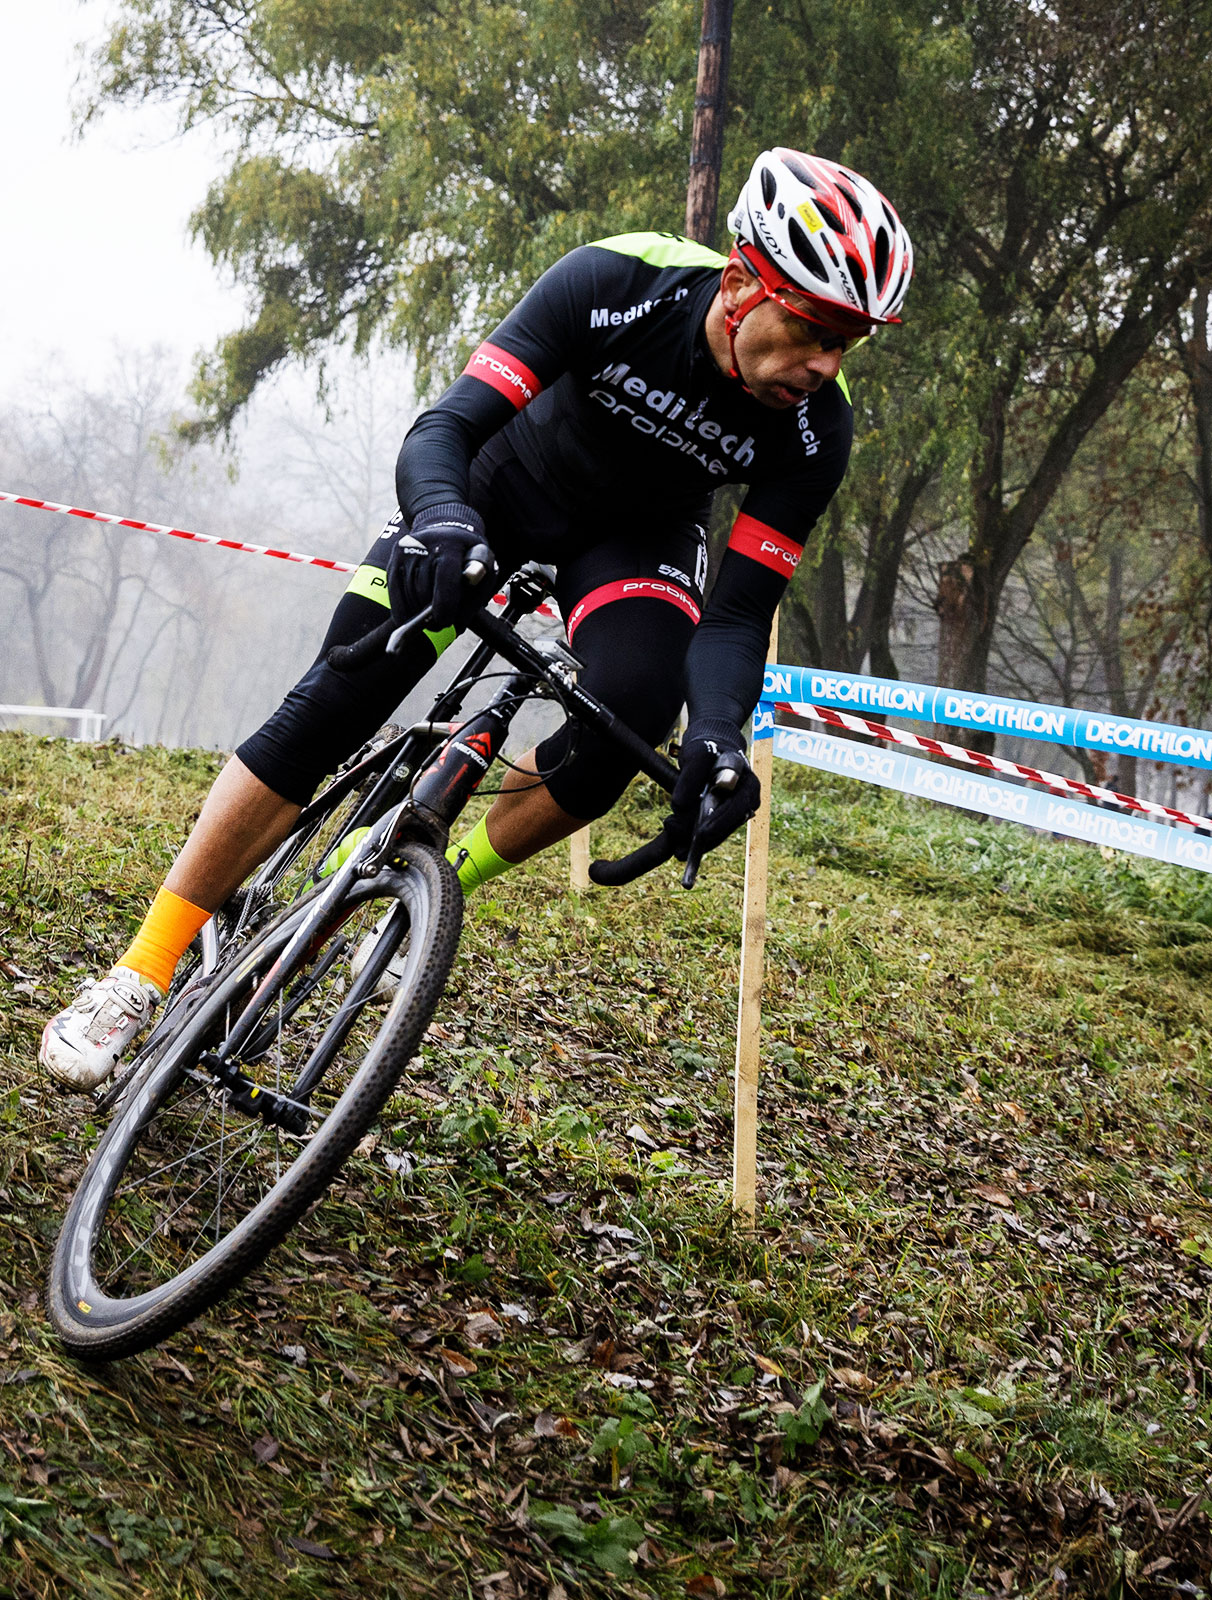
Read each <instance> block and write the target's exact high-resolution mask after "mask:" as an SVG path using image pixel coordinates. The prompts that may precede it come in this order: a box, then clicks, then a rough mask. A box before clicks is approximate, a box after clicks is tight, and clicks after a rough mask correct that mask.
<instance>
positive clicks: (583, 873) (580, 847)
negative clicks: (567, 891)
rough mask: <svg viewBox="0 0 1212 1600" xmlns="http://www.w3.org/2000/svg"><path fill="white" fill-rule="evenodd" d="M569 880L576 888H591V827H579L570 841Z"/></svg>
mask: <svg viewBox="0 0 1212 1600" xmlns="http://www.w3.org/2000/svg"><path fill="white" fill-rule="evenodd" d="M568 848H569V854H570V862H569V866H570V870H569V875H568V881H569V882H570V883H571V885H572V887H573V888H574V889H588V888H589V829H588V828H578V829H577V831H576V832H575V833H574V834H573V835H572V837H571V838H570V839H569V841H568Z"/></svg>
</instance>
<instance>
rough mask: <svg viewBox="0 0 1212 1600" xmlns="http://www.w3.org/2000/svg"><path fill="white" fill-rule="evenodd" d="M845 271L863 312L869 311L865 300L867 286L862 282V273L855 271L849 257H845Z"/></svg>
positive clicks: (869, 307) (868, 305)
mask: <svg viewBox="0 0 1212 1600" xmlns="http://www.w3.org/2000/svg"><path fill="white" fill-rule="evenodd" d="M846 271H847V272H848V273H849V274H850V281H851V283H852V284H853V285H854V287H855V290H856V292H857V293H858V297H859V299H860V300H861V301H862V302H863V310H864V311H870V309H871V306H870V304H869V302H868V300H867V285H866V284H865V283H864V282H863V275H862V272H861V271H860V270H856V269H855V265H854V262H853V261H851V259H850V257H849V256H847V257H846Z"/></svg>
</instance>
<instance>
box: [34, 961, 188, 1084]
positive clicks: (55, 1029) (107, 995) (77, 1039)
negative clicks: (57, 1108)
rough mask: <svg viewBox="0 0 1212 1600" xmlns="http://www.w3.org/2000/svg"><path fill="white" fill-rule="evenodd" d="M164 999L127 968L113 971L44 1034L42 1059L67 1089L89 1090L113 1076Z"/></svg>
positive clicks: (40, 1049) (88, 986) (79, 997)
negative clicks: (127, 1051) (132, 1043)
mask: <svg viewBox="0 0 1212 1600" xmlns="http://www.w3.org/2000/svg"><path fill="white" fill-rule="evenodd" d="M163 998H164V996H163V995H162V994H161V993H160V991H159V989H157V988H156V986H155V984H154V983H148V981H147V979H146V978H141V977H140V976H139V974H138V973H137V972H132V971H131V969H130V968H129V967H115V968H114V969H113V971H112V972H109V973H107V974H106V976H105V977H104V978H97V979H95V980H94V981H93V982H91V983H88V984H85V986H84V987H83V989H81V991H80V993H79V994H78V995H77V996H76V998H75V999H74V1000H73V1001H72V1003H71V1005H70V1006H68V1008H67V1009H66V1011H61V1012H60V1013H59V1015H58V1016H57V1017H52V1018H51V1020H50V1021H49V1022H48V1023H47V1024H46V1027H45V1028H43V1030H42V1043H41V1044H40V1045H39V1046H38V1060H39V1061H40V1062H41V1063H42V1065H43V1066H44V1067H45V1068H46V1070H47V1071H48V1072H49V1073H50V1075H51V1077H52V1078H54V1079H55V1080H56V1082H57V1083H59V1084H60V1085H61V1086H62V1087H63V1088H65V1089H78V1090H89V1089H95V1088H96V1087H97V1085H98V1084H100V1083H104V1082H105V1080H106V1078H108V1077H109V1076H110V1074H111V1073H112V1072H113V1070H114V1068H115V1067H116V1066H117V1065H118V1062H119V1060H120V1059H121V1057H122V1055H123V1054H124V1052H125V1051H126V1049H127V1047H128V1046H129V1045H130V1043H131V1041H132V1040H134V1039H135V1038H137V1037H138V1035H139V1034H140V1033H142V1032H143V1030H144V1028H146V1026H147V1024H148V1023H149V1022H150V1021H151V1019H152V1013H153V1012H154V1011H155V1009H156V1007H157V1006H158V1005H159V1004H160V1002H161V1000H163Z"/></svg>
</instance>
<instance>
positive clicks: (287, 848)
mask: <svg viewBox="0 0 1212 1600" xmlns="http://www.w3.org/2000/svg"><path fill="white" fill-rule="evenodd" d="M550 592H551V575H550V573H549V572H548V570H547V569H546V568H544V567H542V566H540V565H539V564H538V563H537V562H528V563H527V564H526V565H525V566H524V567H522V568H520V569H519V571H518V572H517V573H516V574H515V575H514V577H513V578H512V579H511V580H510V583H509V586H508V599H507V602H506V606H505V610H504V611H503V612H502V614H501V615H500V616H499V617H498V616H493V615H492V614H491V613H489V612H487V611H480V612H477V613H476V614H475V615H474V616H472V617H471V618H470V619H469V621H468V624H467V627H468V631H469V632H472V633H475V634H476V635H478V637H479V640H480V643H479V644H478V645H477V646H476V647H475V649H474V650H473V651H472V652H471V655H470V656H469V658H468V660H467V661H466V662H465V663H464V665H463V667H462V668H461V669H460V671H459V673H458V675H457V677H456V678H455V679H454V680H453V681H452V682H451V683H450V684H448V685H447V687H446V688H445V689H444V690H443V691H442V692H441V693H440V694H439V695H438V697H437V698H436V700H435V701H434V703H433V706H432V708H431V709H430V712H429V715H428V717H427V718H425V719H424V720H422V721H421V722H418V723H415V724H414V725H413V726H412V727H411V728H409V729H407V730H405V731H404V732H403V733H401V734H399V735H397V737H396V738H395V739H392V740H390V741H388V743H387V744H385V745H383V746H382V747H381V748H380V749H378V750H375V751H372V752H371V753H370V754H369V755H368V756H367V757H366V758H365V759H364V760H363V761H362V762H360V763H358V764H357V765H356V766H354V767H352V768H350V769H349V771H348V772H346V773H344V774H342V775H341V776H340V777H338V778H337V779H336V780H334V783H333V784H332V785H330V786H329V787H328V789H327V790H326V791H325V792H324V794H323V795H322V796H321V797H320V799H319V800H318V801H313V802H312V804H311V805H310V806H307V807H305V808H304V809H303V811H302V812H301V813H300V815H299V817H298V819H297V821H296V824H295V827H294V828H293V829H292V831H291V835H290V837H289V838H288V839H287V840H286V841H285V842H284V843H283V844H282V845H281V846H279V848H278V850H277V851H276V852H275V853H274V855H273V856H271V857H270V859H269V860H268V861H267V862H266V864H265V866H264V867H262V868H261V870H260V872H259V873H258V874H257V876H256V877H255V878H254V880H253V882H252V884H251V885H250V886H249V889H248V891H247V896H246V899H245V901H244V904H243V905H242V907H241V909H240V912H239V914H238V916H237V918H236V921H235V924H234V925H233V927H232V929H231V931H230V933H229V935H228V937H227V938H226V939H225V938H223V937H221V933H220V930H219V928H218V927H216V925H215V919H214V918H212V919H211V921H210V922H208V923H207V924H206V925H205V927H204V928H203V930H202V961H201V969H200V976H202V977H206V976H208V975H209V974H210V973H212V972H213V971H214V970H215V969H216V968H217V966H218V964H219V961H220V959H221V955H222V951H223V949H224V947H225V945H226V944H227V943H228V942H229V941H230V939H232V938H236V937H238V936H239V934H240V932H241V931H242V930H243V928H244V926H245V924H246V922H247V920H248V918H249V916H250V915H251V914H252V913H253V912H254V911H255V910H257V909H258V906H259V904H260V903H263V902H264V900H265V899H267V898H268V896H269V894H270V893H271V892H272V888H273V885H274V884H275V883H276V881H277V880H278V878H279V876H280V875H281V873H282V871H283V870H285V867H286V865H287V864H288V863H289V862H290V861H291V860H293V859H294V858H295V856H296V855H297V852H298V843H299V839H300V836H306V834H307V833H308V832H309V830H311V829H314V828H316V827H318V826H319V825H320V823H321V822H322V821H323V819H324V818H325V817H326V816H327V815H328V814H329V812H330V811H331V808H332V806H333V805H334V804H335V803H336V802H338V801H339V800H340V799H341V798H343V796H344V795H345V794H348V793H350V792H351V791H352V790H353V789H355V788H356V787H357V785H358V784H359V783H360V782H362V781H363V780H364V779H365V777H366V776H367V775H368V773H371V772H374V771H381V775H380V777H379V779H378V781H377V782H376V783H375V784H374V786H373V787H372V788H371V790H370V791H369V792H368V793H367V794H366V795H365V796H364V797H363V799H362V800H361V802H360V803H359V804H358V806H357V807H356V809H355V810H354V812H353V813H352V815H351V816H350V818H349V819H348V821H347V822H346V824H345V827H344V829H343V830H342V834H341V836H340V837H341V838H347V837H348V836H349V834H350V833H352V832H353V831H354V829H356V828H360V827H366V826H369V827H370V832H369V833H368V834H367V836H366V837H365V838H364V839H362V840H361V841H360V842H359V844H358V846H357V847H356V849H355V850H354V851H352V852H351V854H350V856H349V858H348V859H347V860H346V861H345V862H343V863H342V865H341V868H340V869H339V870H338V871H337V873H336V874H334V875H333V882H332V883H330V884H329V885H328V886H327V889H328V890H330V891H332V895H331V896H330V894H329V893H325V894H324V895H322V896H321V897H320V899H319V900H318V901H317V903H316V906H315V907H314V910H315V912H316V919H317V921H318V920H319V919H320V917H321V916H322V915H323V913H322V910H321V907H322V906H325V905H327V903H328V902H329V900H330V898H335V895H336V890H337V886H338V885H340V886H341V889H342V890H343V889H344V887H345V885H347V884H348V883H349V882H350V881H351V878H353V877H356V876H359V875H363V874H369V873H371V872H373V871H375V870H379V869H381V867H382V866H384V865H385V864H386V863H387V862H388V861H389V859H390V856H391V853H392V850H393V848H394V846H395V845H396V844H397V843H398V842H399V841H400V840H401V839H403V838H405V837H408V836H410V835H411V836H416V835H418V834H419V835H421V836H422V837H425V838H427V839H429V841H430V842H431V843H434V844H437V845H440V846H441V847H443V848H445V845H446V842H447V840H448V838H449V833H450V828H451V826H452V824H453V823H454V821H455V819H456V818H457V817H458V816H459V814H460V813H461V812H462V810H463V809H464V807H465V806H466V805H467V802H468V801H469V800H470V799H471V796H472V795H473V794H474V793H475V791H476V789H477V788H478V787H479V785H480V783H481V782H482V781H483V779H484V777H485V775H486V774H487V772H488V769H489V768H490V767H491V765H492V763H493V762H494V761H495V759H496V758H497V756H498V754H499V753H500V751H501V748H502V746H503V745H504V742H505V739H506V736H507V735H508V732H509V728H510V725H511V723H512V721H513V718H514V716H515V715H516V713H517V712H518V710H519V709H520V707H521V705H522V703H523V701H524V700H526V699H528V698H532V697H534V696H535V695H536V694H537V695H543V694H546V695H548V696H551V697H553V698H556V699H558V700H559V701H560V702H561V703H562V704H563V705H564V707H565V709H566V710H567V711H568V712H569V714H570V715H573V716H575V717H576V718H577V719H578V720H580V721H582V722H584V723H585V724H586V725H587V726H589V727H591V728H593V729H594V730H595V731H597V732H600V733H604V734H605V735H606V736H607V737H608V738H610V739H612V740H614V742H615V743H617V744H619V745H620V746H621V747H622V748H623V749H624V750H626V751H627V753H628V755H630V756H631V757H632V759H633V760H634V761H635V762H636V764H637V765H638V766H639V768H640V770H641V771H642V772H644V773H646V774H647V776H649V777H651V778H653V779H654V780H655V781H656V782H657V783H659V784H661V785H662V787H663V788H665V789H666V790H670V789H672V787H673V784H674V782H675V780H676V778H677V770H676V768H675V767H674V766H673V765H672V764H671V763H670V762H669V761H667V760H666V759H665V758H664V757H663V756H661V755H660V754H659V753H658V752H657V751H656V750H654V749H653V747H652V746H651V745H650V744H649V743H648V742H647V741H646V740H644V739H641V738H640V736H639V735H638V734H637V733H635V732H633V731H632V729H630V728H629V727H628V726H627V725H626V724H625V723H623V722H621V721H620V720H619V718H618V717H616V716H615V714H614V713H613V712H612V711H611V710H610V709H609V707H607V706H605V705H603V704H602V702H601V701H600V700H598V699H597V698H596V697H595V696H594V695H592V694H590V693H589V692H588V691H587V690H585V689H583V688H582V687H581V686H580V684H578V683H577V681H576V678H575V676H574V674H575V670H576V658H575V657H574V656H573V655H572V654H571V652H570V651H568V650H567V649H566V648H565V647H564V646H563V645H560V644H554V643H553V644H548V645H547V646H543V645H534V644H531V643H530V642H529V641H527V640H526V639H524V638H523V637H522V636H521V634H519V633H518V632H517V630H516V627H515V626H514V625H515V623H517V622H518V621H520V620H521V618H522V617H523V616H526V615H528V614H529V613H530V612H532V611H533V610H534V609H535V608H536V607H537V606H538V604H539V603H540V602H541V601H542V600H543V599H544V598H545V597H546V596H547V595H548V594H550ZM495 656H500V657H502V658H503V659H504V660H505V661H507V662H508V663H509V664H510V665H511V666H512V667H514V669H515V670H514V672H513V673H512V674H510V676H509V677H508V678H507V679H506V681H505V683H504V684H503V685H502V687H501V688H500V689H499V690H498V692H497V693H496V695H495V696H494V697H493V699H492V700H491V701H490V703H489V704H488V705H487V706H485V707H484V708H483V709H482V710H481V711H479V712H476V713H475V714H474V715H473V716H472V717H471V718H470V719H469V721H467V722H466V723H464V724H462V725H458V724H455V723H453V722H452V720H451V719H452V718H453V717H455V716H456V715H457V714H458V712H459V711H460V710H461V709H462V706H463V702H464V701H465V700H466V698H467V695H468V694H469V693H470V691H471V689H472V688H473V687H474V686H475V684H476V683H477V682H478V681H479V680H480V679H481V677H482V675H483V672H484V669H485V668H486V667H487V666H488V664H489V663H490V662H491V661H492V660H493V658H494V657H495ZM393 808H394V814H393V815H392V817H391V821H390V823H388V824H387V825H386V826H381V825H379V824H383V823H385V822H386V817H387V814H388V813H389V812H392V810H393ZM339 842H340V839H334V840H333V841H332V843H331V844H330V845H329V847H328V849H327V851H326V852H325V854H324V856H323V857H322V859H321V860H320V861H319V862H318V863H317V865H316V868H315V872H314V877H315V878H316V879H319V878H321V877H322V876H323V875H324V868H325V864H326V863H327V861H328V859H329V858H330V857H331V855H332V853H333V851H334V850H335V849H336V848H337V845H338V844H339ZM305 926H307V927H314V926H315V923H313V922H312V921H311V919H310V918H308V919H307V921H306V924H305ZM302 936H303V931H302V930H300V937H302ZM284 955H285V952H284ZM266 981H269V975H267V979H266Z"/></svg>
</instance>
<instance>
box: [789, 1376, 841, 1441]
mask: <svg viewBox="0 0 1212 1600" xmlns="http://www.w3.org/2000/svg"><path fill="white" fill-rule="evenodd" d="M824 1387H825V1380H824V1379H823V1378H818V1379H817V1381H816V1382H815V1383H814V1384H813V1385H812V1387H811V1388H810V1389H808V1390H807V1391H806V1392H805V1395H804V1400H803V1404H802V1405H801V1406H800V1407H799V1409H798V1410H796V1411H784V1412H783V1413H782V1415H781V1416H780V1417H779V1428H780V1430H781V1431H782V1434H783V1437H784V1438H785V1439H786V1441H787V1449H788V1451H790V1452H792V1453H794V1452H795V1451H797V1450H802V1449H804V1448H806V1447H807V1446H808V1445H814V1444H815V1443H816V1441H817V1440H818V1439H819V1438H820V1436H821V1434H822V1433H823V1432H824V1431H825V1424H826V1423H827V1422H828V1421H829V1407H828V1405H827V1404H826V1403H825V1401H824V1400H822V1399H821V1393H822V1391H823V1390H824Z"/></svg>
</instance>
